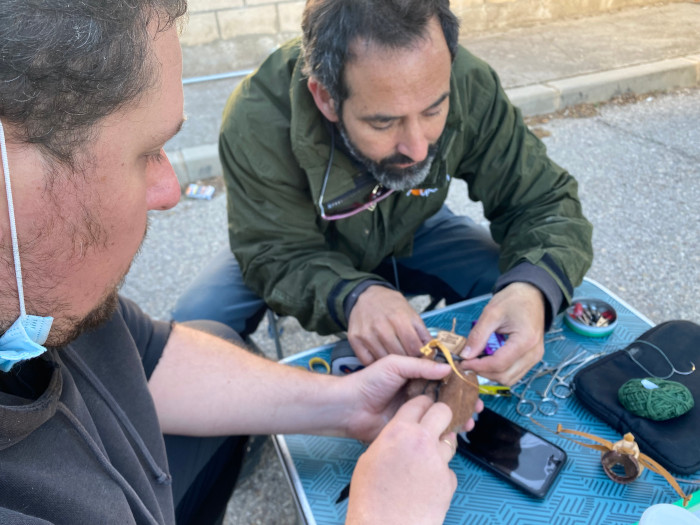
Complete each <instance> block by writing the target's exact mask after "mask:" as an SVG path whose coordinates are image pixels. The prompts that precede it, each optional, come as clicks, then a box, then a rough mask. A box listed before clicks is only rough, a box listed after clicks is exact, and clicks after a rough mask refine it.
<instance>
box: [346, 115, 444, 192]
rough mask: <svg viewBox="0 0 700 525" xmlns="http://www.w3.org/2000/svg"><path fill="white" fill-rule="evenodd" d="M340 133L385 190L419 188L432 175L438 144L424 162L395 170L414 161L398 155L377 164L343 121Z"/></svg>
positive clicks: (353, 152)
mask: <svg viewBox="0 0 700 525" xmlns="http://www.w3.org/2000/svg"><path fill="white" fill-rule="evenodd" d="M337 124H338V132H339V133H340V137H341V138H342V139H343V142H344V144H345V147H346V148H347V150H348V152H349V153H350V155H351V156H352V157H353V158H354V159H355V160H357V161H358V162H359V163H360V164H362V166H364V168H365V169H366V170H367V171H368V172H369V173H371V174H372V176H373V177H374V178H375V179H376V180H377V182H378V183H379V184H381V185H382V186H384V187H385V188H389V189H391V190H396V191H406V190H410V189H412V188H415V187H416V186H419V185H420V184H421V183H422V182H423V181H424V180H425V179H426V177H427V176H428V174H429V173H430V168H431V167H432V165H433V161H434V160H435V155H436V154H437V144H431V145H430V146H428V155H427V156H426V157H425V159H424V160H422V161H421V162H418V163H416V164H414V165H413V166H409V167H408V168H395V167H393V166H395V165H397V164H407V163H409V162H413V159H411V158H409V157H407V156H406V155H403V154H401V153H397V154H395V155H392V156H391V157H386V158H384V159H382V160H380V161H379V162H375V161H373V160H372V159H370V158H369V157H366V156H365V155H363V154H362V153H361V152H360V150H359V148H358V147H357V146H355V144H353V142H352V141H351V140H350V137H349V136H348V133H347V131H346V129H345V126H344V125H343V121H342V119H341V120H339V121H338V123H337Z"/></svg>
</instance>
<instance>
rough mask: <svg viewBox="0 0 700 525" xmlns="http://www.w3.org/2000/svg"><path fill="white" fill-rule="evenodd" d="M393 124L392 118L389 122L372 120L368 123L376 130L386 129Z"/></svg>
mask: <svg viewBox="0 0 700 525" xmlns="http://www.w3.org/2000/svg"><path fill="white" fill-rule="evenodd" d="M393 125H394V121H393V120H390V121H389V122H373V123H371V124H370V126H372V128H373V129H376V130H377V131H384V130H387V129H389V128H390V127H391V126H393Z"/></svg>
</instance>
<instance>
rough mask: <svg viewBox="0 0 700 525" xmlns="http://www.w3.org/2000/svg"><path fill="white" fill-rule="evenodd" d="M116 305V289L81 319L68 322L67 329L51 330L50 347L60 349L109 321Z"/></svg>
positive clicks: (117, 301)
mask: <svg viewBox="0 0 700 525" xmlns="http://www.w3.org/2000/svg"><path fill="white" fill-rule="evenodd" d="M118 304H119V300H118V293H117V288H115V289H114V290H112V291H111V292H110V293H109V294H108V295H107V296H106V297H105V298H104V300H103V301H102V302H101V303H100V304H98V305H97V306H96V307H95V308H93V309H92V310H91V311H90V312H88V314H87V315H86V316H85V317H83V318H82V319H79V320H77V321H75V322H70V323H69V327H67V328H65V329H60V328H59V329H58V330H57V331H55V332H54V329H52V330H51V335H50V336H49V341H48V342H50V343H51V346H52V347H61V346H65V345H67V344H69V343H71V342H73V341H75V340H76V339H77V338H78V337H80V336H81V335H82V334H84V333H85V332H88V331H90V330H94V329H95V328H97V327H98V326H100V325H102V324H104V323H105V322H107V321H108V320H109V319H111V317H112V315H114V312H115V311H116V310H117V306H118Z"/></svg>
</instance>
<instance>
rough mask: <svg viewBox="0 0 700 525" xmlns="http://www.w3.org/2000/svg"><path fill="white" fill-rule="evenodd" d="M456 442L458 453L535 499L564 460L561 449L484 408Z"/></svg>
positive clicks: (553, 476)
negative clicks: (488, 469)
mask: <svg viewBox="0 0 700 525" xmlns="http://www.w3.org/2000/svg"><path fill="white" fill-rule="evenodd" d="M457 442H458V447H459V448H458V449H459V451H460V452H462V453H463V454H465V455H466V456H468V457H470V458H472V459H474V460H476V461H477V462H478V463H480V464H481V465H483V466H485V467H487V468H490V469H491V470H493V471H494V472H495V473H497V474H499V475H500V476H502V477H505V478H506V479H507V480H509V481H511V482H512V483H514V484H515V485H517V486H518V487H520V488H521V489H523V490H525V491H526V492H528V493H530V494H532V495H534V496H537V497H544V495H545V494H546V493H547V490H548V489H549V487H550V486H551V484H552V481H554V478H555V477H556V475H557V474H558V472H559V470H561V468H562V466H563V465H564V463H565V461H566V453H565V452H564V451H563V450H562V449H561V448H559V447H557V446H556V445H555V444H553V443H551V442H549V441H547V440H546V439H544V438H542V437H540V436H538V435H537V434H534V433H532V432H530V431H529V430H527V429H525V428H523V427H521V426H520V425H518V424H516V423H514V422H513V421H511V420H509V419H507V418H505V417H503V416H501V415H500V414H498V413H496V412H494V411H493V410H490V409H488V408H485V409H484V410H483V411H482V412H481V413H480V414H479V415H478V420H477V422H476V425H475V426H474V429H473V430H472V431H471V432H468V433H461V434H459V435H458V440H457Z"/></svg>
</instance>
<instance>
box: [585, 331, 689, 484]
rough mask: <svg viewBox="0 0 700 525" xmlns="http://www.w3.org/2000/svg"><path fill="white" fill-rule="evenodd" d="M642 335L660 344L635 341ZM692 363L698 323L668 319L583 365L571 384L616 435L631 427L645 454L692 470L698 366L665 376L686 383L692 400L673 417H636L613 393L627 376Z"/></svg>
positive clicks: (666, 464)
mask: <svg viewBox="0 0 700 525" xmlns="http://www.w3.org/2000/svg"><path fill="white" fill-rule="evenodd" d="M640 340H643V341H647V342H649V343H651V344H653V345H654V346H656V347H658V349H655V348H654V347H652V346H650V345H648V344H645V343H639V342H638V341H640ZM633 358H634V359H633ZM635 360H636V361H637V362H635ZM691 363H695V364H696V365H700V325H697V324H695V323H693V322H691V321H666V322H664V323H661V324H659V325H657V326H654V327H653V328H650V329H649V330H647V331H646V332H644V333H643V334H642V335H640V336H639V337H638V338H637V339H636V340H635V341H634V342H632V343H631V344H630V345H628V346H627V347H625V348H624V349H622V350H617V351H616V352H613V353H611V354H609V355H607V356H605V357H602V358H600V359H598V360H597V361H595V362H593V363H592V364H590V365H589V366H587V367H586V368H583V369H581V371H579V372H578V374H576V377H575V378H574V381H573V389H574V393H575V395H576V397H577V398H578V399H579V401H581V403H582V404H583V405H584V406H585V407H586V408H587V409H588V410H590V411H591V412H592V413H593V414H595V415H596V416H598V417H599V418H600V419H602V420H603V421H605V422H606V423H607V424H608V425H610V426H611V427H612V428H614V429H615V430H616V431H618V432H619V433H620V434H625V433H627V432H631V433H632V434H633V435H634V438H635V440H636V441H637V443H638V444H639V448H640V450H641V452H642V453H643V454H646V455H648V456H649V457H651V458H652V459H654V460H656V461H657V462H659V463H660V464H661V465H662V466H664V467H665V468H666V469H667V470H669V471H670V472H673V473H675V474H678V475H685V474H692V473H694V472H697V471H698V470H700V406H698V405H699V404H700V370H696V371H694V372H692V373H690V374H688V375H681V374H679V373H675V372H674V373H673V375H672V376H671V377H669V378H668V380H669V381H677V382H678V383H682V384H683V385H685V386H686V387H687V388H688V389H689V390H690V392H691V393H692V395H693V399H694V400H695V406H694V407H693V408H691V409H690V411H688V412H686V413H685V414H683V415H681V416H679V417H676V418H673V419H668V420H666V421H653V420H651V419H647V418H644V417H640V416H637V415H635V414H633V413H631V412H629V411H627V410H626V409H625V408H624V407H623V406H622V404H621V403H620V401H619V400H618V397H617V392H618V390H619V389H620V387H621V386H622V385H623V384H624V383H625V382H627V381H628V380H630V379H635V378H644V377H653V376H656V377H664V376H666V375H668V374H669V373H671V372H672V371H674V369H675V370H676V371H680V372H688V371H689V370H691V369H692V366H693V365H692V364H691ZM640 365H641V366H640ZM645 369H646V370H645Z"/></svg>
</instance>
